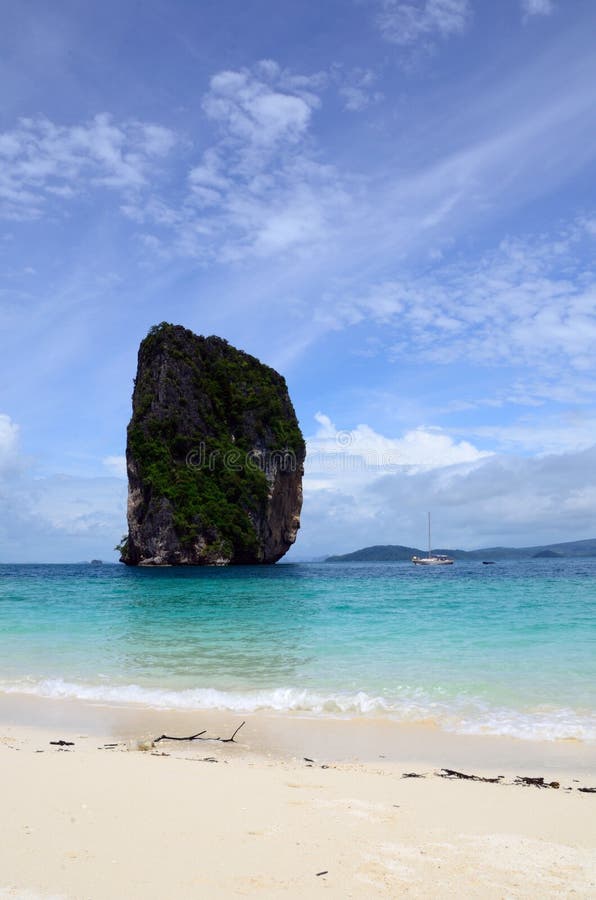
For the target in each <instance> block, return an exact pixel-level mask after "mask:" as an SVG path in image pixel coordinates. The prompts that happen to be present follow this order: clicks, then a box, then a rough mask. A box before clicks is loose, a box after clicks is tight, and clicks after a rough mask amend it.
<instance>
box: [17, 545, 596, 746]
mask: <svg viewBox="0 0 596 900" xmlns="http://www.w3.org/2000/svg"><path fill="white" fill-rule="evenodd" d="M0 691H5V692H6V691H10V692H27V693H32V694H38V695H40V696H45V697H79V698H84V699H88V700H93V701H97V702H113V703H136V704H143V705H147V706H153V707H161V708H166V707H168V708H214V707H221V708H228V709H233V710H236V711H238V712H244V711H250V710H256V709H273V710H279V711H294V712H300V713H303V714H317V715H343V716H356V715H374V716H379V715H381V716H389V717H392V718H395V719H398V720H403V721H410V722H413V721H424V720H429V719H432V720H434V721H436V722H438V723H439V724H440V725H442V726H443V727H444V728H447V729H450V730H456V731H460V732H467V733H483V732H487V733H493V734H510V735H516V736H518V737H525V738H552V739H554V738H562V737H577V738H590V739H596V560H583V561H572V560H532V561H528V562H508V563H498V564H496V565H494V566H482V565H481V564H480V563H457V564H456V565H454V566H453V567H449V568H448V569H447V568H445V569H422V568H419V567H414V566H412V565H411V564H409V563H392V564H386V565H385V564H379V563H377V564H358V563H348V564H341V563H338V564H287V565H277V566H274V567H267V568H260V567H259V568H257V567H254V568H253V567H243V568H235V569H161V570H152V569H129V568H126V567H124V566H107V565H106V566H98V567H92V566H88V565H86V566H85V565H81V566H6V565H4V566H0Z"/></svg>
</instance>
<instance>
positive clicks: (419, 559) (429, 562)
mask: <svg viewBox="0 0 596 900" xmlns="http://www.w3.org/2000/svg"><path fill="white" fill-rule="evenodd" d="M412 562H413V563H414V565H416V566H452V565H453V560H452V559H451V557H450V556H444V555H443V554H441V553H433V552H432V549H431V543H430V513H428V554H427V555H426V556H413V557H412Z"/></svg>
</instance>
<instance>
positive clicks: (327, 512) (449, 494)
mask: <svg viewBox="0 0 596 900" xmlns="http://www.w3.org/2000/svg"><path fill="white" fill-rule="evenodd" d="M595 472H596V447H594V446H592V447H591V448H588V449H586V450H584V451H582V452H579V453H567V454H555V455H550V456H546V457H541V458H539V459H536V458H523V457H517V456H508V457H503V456H490V457H487V458H484V459H479V460H477V461H476V462H471V463H460V464H456V465H452V466H446V467H440V468H433V469H430V470H419V471H418V472H407V471H405V472H404V471H395V472H391V473H388V474H385V475H382V476H381V477H378V474H377V475H376V476H375V475H374V474H373V473H370V477H369V479H368V481H365V480H360V481H357V480H355V479H350V478H346V477H345V476H344V475H343V474H342V473H338V475H337V477H336V478H335V480H334V482H333V484H332V485H331V484H329V479H327V481H326V482H325V483H321V484H313V485H311V488H310V490H309V491H307V492H306V493H305V504H304V509H303V516H302V526H303V527H302V530H301V534H300V539H299V542H298V543H297V546H296V547H295V549H293V551H292V556H294V557H300V556H303V557H304V556H309V555H312V556H320V555H321V554H324V553H337V552H339V553H342V552H349V551H350V550H355V549H357V548H359V547H365V546H371V545H373V544H391V543H393V544H405V545H407V546H414V547H416V546H418V547H423V546H424V545H425V513H426V510H429V509H430V510H432V511H433V525H434V528H433V534H434V537H435V542H436V546H437V547H451V548H457V547H459V548H461V549H474V548H480V547H488V546H495V545H507V546H532V545H536V544H543V543H551V542H557V541H565V540H576V539H578V540H579V539H585V538H593V537H594V505H593V504H594V498H595V497H596V481H595V475H594V473H595Z"/></svg>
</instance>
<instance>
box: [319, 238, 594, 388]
mask: <svg viewBox="0 0 596 900" xmlns="http://www.w3.org/2000/svg"><path fill="white" fill-rule="evenodd" d="M593 240H594V239H593V236H592V235H591V234H590V233H587V232H586V229H585V227H584V225H583V223H582V222H581V221H580V222H576V223H572V224H571V225H570V226H569V227H568V228H566V229H563V230H562V231H561V232H558V233H553V234H550V235H536V236H533V237H528V238H526V239H515V240H513V239H504V240H503V241H502V242H501V243H500V244H499V246H498V248H497V249H496V250H495V251H493V252H491V253H488V254H486V255H484V256H482V257H480V258H476V259H468V260H467V261H466V262H460V263H451V264H448V265H441V264H439V265H436V266H435V267H434V268H432V269H431V270H430V271H427V272H425V273H423V274H420V275H418V276H412V277H411V278H409V279H401V280H394V281H387V282H381V283H379V284H377V285H376V286H373V287H372V288H371V289H369V290H368V291H367V292H366V293H364V294H363V295H361V296H359V297H356V296H352V297H351V298H350V297H349V296H347V295H346V292H345V290H344V291H343V292H342V294H341V296H338V297H329V298H328V302H327V304H326V306H325V308H324V309H320V310H318V311H317V312H316V313H315V318H316V319H317V318H318V319H322V320H323V322H324V323H325V324H327V325H328V326H329V327H333V328H344V327H350V326H353V325H358V324H362V323H365V322H366V323H371V322H374V323H376V324H377V325H378V326H380V327H381V328H382V333H383V343H384V347H385V351H386V352H389V353H390V354H391V356H393V357H394V358H396V359H416V360H426V361H428V362H430V363H434V364H441V365H446V364H451V363H454V362H458V361H463V360H466V361H467V362H473V363H475V364H476V365H480V366H503V365H507V366H514V367H516V368H517V369H518V370H519V369H520V368H531V370H532V373H533V376H534V381H535V385H536V388H537V389H538V390H539V392H542V395H543V396H544V393H545V391H548V390H550V389H551V388H550V386H552V384H554V386H555V388H556V385H557V383H558V381H559V379H561V378H563V383H564V384H566V385H567V386H569V381H568V380H567V379H565V374H566V373H568V372H569V370H570V369H571V370H574V371H575V372H577V373H579V374H580V376H581V375H582V373H585V377H582V378H581V379H580V384H579V387H580V388H581V390H582V392H584V391H588V393H591V392H593V391H594V384H593V381H592V379H591V378H590V377H589V373H590V372H591V370H592V365H593V363H592V348H593V346H594V344H595V343H596V279H595V277H594V273H593V271H592V269H591V267H590V266H589V264H587V263H586V259H590V258H591V256H592V254H593ZM590 249H592V252H590ZM586 252H587V256H586V255H585V254H586ZM546 348H548V349H547V352H545V349H546ZM538 374H539V375H540V376H541V378H542V381H541V387H540V385H539V383H538V380H537V379H536V375H538ZM547 385H549V387H547ZM525 391H526V393H528V394H529V393H530V392H531V383H530V382H529V381H526V382H525ZM577 399H579V397H578V395H577V392H576V400H577Z"/></svg>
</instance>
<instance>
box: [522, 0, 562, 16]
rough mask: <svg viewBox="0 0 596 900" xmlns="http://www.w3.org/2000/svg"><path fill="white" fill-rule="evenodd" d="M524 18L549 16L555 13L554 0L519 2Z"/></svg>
mask: <svg viewBox="0 0 596 900" xmlns="http://www.w3.org/2000/svg"><path fill="white" fill-rule="evenodd" d="M521 3H522V12H523V14H524V18H525V19H528V18H529V17H530V16H550V15H551V13H553V12H554V11H555V4H554V0H521Z"/></svg>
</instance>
